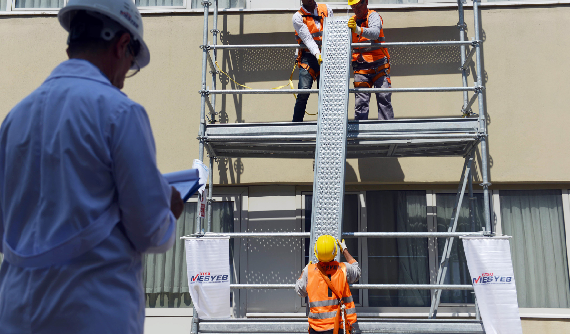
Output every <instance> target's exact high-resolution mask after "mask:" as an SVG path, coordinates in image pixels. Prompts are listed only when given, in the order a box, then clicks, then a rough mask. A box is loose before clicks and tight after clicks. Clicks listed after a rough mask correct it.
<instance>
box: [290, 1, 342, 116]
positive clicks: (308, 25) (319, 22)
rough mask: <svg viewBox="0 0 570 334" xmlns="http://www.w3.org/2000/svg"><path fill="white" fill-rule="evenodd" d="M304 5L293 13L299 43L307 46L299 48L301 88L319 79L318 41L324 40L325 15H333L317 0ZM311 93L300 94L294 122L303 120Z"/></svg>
mask: <svg viewBox="0 0 570 334" xmlns="http://www.w3.org/2000/svg"><path fill="white" fill-rule="evenodd" d="M302 3H303V5H302V6H301V8H300V9H299V11H297V12H296V13H295V14H294V15H293V28H295V37H296V38H297V42H298V43H299V44H304V45H305V46H306V47H307V48H302V49H298V50H297V60H296V61H297V64H298V66H299V86H298V87H299V89H311V87H313V81H315V80H316V81H317V87H318V84H319V81H318V78H319V74H320V68H321V63H322V62H323V58H322V57H321V50H320V47H319V45H318V44H317V43H319V44H320V43H321V42H322V40H323V29H324V20H325V17H331V16H333V12H332V10H331V9H330V8H329V7H328V6H327V5H326V4H317V3H316V2H315V0H302ZM309 95H310V94H298V95H297V100H296V102H295V108H294V109H293V122H302V121H303V117H304V116H305V109H306V108H307V100H309Z"/></svg>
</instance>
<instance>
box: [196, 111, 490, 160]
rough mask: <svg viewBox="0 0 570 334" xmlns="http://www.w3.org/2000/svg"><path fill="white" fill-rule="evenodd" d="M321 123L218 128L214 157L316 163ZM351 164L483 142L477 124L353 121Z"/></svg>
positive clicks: (209, 134)
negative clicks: (362, 160)
mask: <svg viewBox="0 0 570 334" xmlns="http://www.w3.org/2000/svg"><path fill="white" fill-rule="evenodd" d="M316 133H317V122H303V123H292V122H278V123H237V124H213V125H208V127H207V129H206V143H207V148H208V150H209V153H210V155H212V156H215V157H222V158H223V157H227V158H239V157H243V158H248V157H249V158H306V159H314V157H315V143H316ZM347 137H348V146H347V158H366V157H412V156H419V157H422V156H464V155H465V154H467V152H469V151H470V149H471V148H472V147H473V146H474V145H476V144H477V143H478V141H479V121H478V119H477V118H425V119H394V120H390V121H360V122H359V121H349V123H348V133H347Z"/></svg>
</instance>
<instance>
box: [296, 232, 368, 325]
mask: <svg viewBox="0 0 570 334" xmlns="http://www.w3.org/2000/svg"><path fill="white" fill-rule="evenodd" d="M338 248H340V249H341V252H342V254H343V255H344V257H345V259H346V260H347V261H348V262H341V263H339V262H337V261H335V260H334V259H335V257H336V254H337V249H338ZM314 251H315V256H316V257H317V259H318V260H319V262H318V263H317V264H312V263H309V264H308V265H307V266H305V269H303V273H302V274H301V277H299V279H298V280H297V284H296V285H295V291H296V292H297V294H298V295H300V296H301V297H307V296H308V297H309V300H308V301H307V302H308V304H309V309H310V312H309V333H319V334H338V333H339V330H340V329H342V328H345V329H346V333H347V334H348V333H353V334H356V333H359V332H360V331H359V329H358V323H357V322H356V308H355V306H354V301H353V299H352V294H351V292H350V288H349V286H348V284H349V283H354V282H356V281H358V279H359V278H360V266H359V265H358V262H356V260H355V259H354V258H353V257H352V256H351V255H350V253H349V252H348V250H347V249H346V244H345V242H344V240H343V241H342V242H340V241H338V240H336V239H335V238H334V237H332V236H330V235H322V236H320V237H319V238H318V239H317V242H316V243H315V249H314Z"/></svg>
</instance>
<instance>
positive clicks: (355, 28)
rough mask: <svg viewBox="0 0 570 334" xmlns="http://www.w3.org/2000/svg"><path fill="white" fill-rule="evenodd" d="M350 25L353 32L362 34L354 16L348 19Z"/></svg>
mask: <svg viewBox="0 0 570 334" xmlns="http://www.w3.org/2000/svg"><path fill="white" fill-rule="evenodd" d="M348 27H349V28H350V30H352V32H353V33H355V34H357V35H360V27H359V26H358V25H357V24H356V20H355V19H354V18H353V17H351V18H350V19H348Z"/></svg>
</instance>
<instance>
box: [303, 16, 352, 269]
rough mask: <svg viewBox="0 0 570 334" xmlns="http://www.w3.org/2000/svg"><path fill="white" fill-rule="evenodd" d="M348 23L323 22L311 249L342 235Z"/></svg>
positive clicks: (345, 20) (346, 19)
mask: <svg viewBox="0 0 570 334" xmlns="http://www.w3.org/2000/svg"><path fill="white" fill-rule="evenodd" d="M347 23H348V18H346V17H341V18H326V19H325V29H324V36H323V48H322V56H323V63H322V65H321V74H320V83H319V87H320V93H319V119H318V123H317V143H316V149H315V178H314V182H313V210H312V219H311V246H310V247H311V248H310V249H312V248H313V245H314V243H315V241H316V240H317V238H318V237H319V236H321V235H323V234H330V235H332V236H334V237H335V238H339V237H340V234H341V232H342V216H343V214H342V213H343V204H344V166H345V163H346V134H347V123H348V118H347V111H348V82H349V78H350V72H349V70H350V56H351V48H350V43H351V35H350V30H349V29H348V27H347ZM310 254H312V258H313V262H317V261H316V258H314V254H313V252H310ZM339 255H340V254H337V257H338V256H339Z"/></svg>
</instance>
